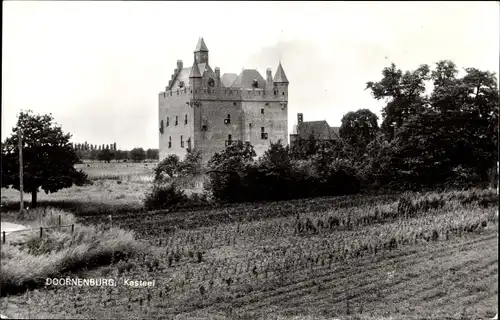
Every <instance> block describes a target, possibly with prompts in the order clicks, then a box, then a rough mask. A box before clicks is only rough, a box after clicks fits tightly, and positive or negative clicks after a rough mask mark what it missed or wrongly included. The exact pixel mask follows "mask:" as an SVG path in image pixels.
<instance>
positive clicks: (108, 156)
mask: <svg viewBox="0 0 500 320" xmlns="http://www.w3.org/2000/svg"><path fill="white" fill-rule="evenodd" d="M114 157H115V154H114V152H113V151H111V150H110V149H108V148H106V149H104V150H101V151H99V153H98V154H97V158H98V159H99V161H105V162H107V163H110V162H111V160H113V158H114Z"/></svg>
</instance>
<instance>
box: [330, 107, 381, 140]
mask: <svg viewBox="0 0 500 320" xmlns="http://www.w3.org/2000/svg"><path fill="white" fill-rule="evenodd" d="M377 120H378V117H377V115H375V114H374V113H373V112H371V111H370V110H368V109H359V110H358V111H354V112H352V111H351V112H348V113H347V114H346V115H344V116H343V117H342V125H341V126H340V130H339V133H340V137H341V138H342V139H343V140H344V141H346V142H347V143H348V144H350V145H351V146H354V147H356V148H361V149H365V148H366V146H367V145H368V144H369V143H370V142H371V141H373V139H375V136H376V134H377V132H378V130H379V127H378V123H377Z"/></svg>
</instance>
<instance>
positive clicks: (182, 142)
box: [181, 135, 184, 148]
mask: <svg viewBox="0 0 500 320" xmlns="http://www.w3.org/2000/svg"><path fill="white" fill-rule="evenodd" d="M181 148H184V140H183V139H182V135H181Z"/></svg>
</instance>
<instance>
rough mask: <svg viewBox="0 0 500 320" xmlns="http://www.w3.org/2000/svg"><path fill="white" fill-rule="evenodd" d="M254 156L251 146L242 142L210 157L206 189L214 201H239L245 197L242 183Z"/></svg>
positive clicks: (233, 144)
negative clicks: (208, 179)
mask: <svg viewBox="0 0 500 320" xmlns="http://www.w3.org/2000/svg"><path fill="white" fill-rule="evenodd" d="M255 156H256V153H255V150H254V148H253V146H252V145H251V144H250V143H243V142H242V141H238V142H236V143H232V144H230V145H229V146H227V147H226V149H224V150H223V151H222V152H218V153H215V154H214V155H213V156H212V158H211V159H210V161H209V162H208V167H209V171H208V173H209V174H210V182H209V184H207V186H206V187H207V188H208V189H209V190H210V191H211V192H212V194H213V196H214V197H215V198H216V199H219V200H226V201H240V200H242V199H245V198H246V197H247V195H246V194H245V192H244V191H245V188H244V186H243V182H244V180H245V174H246V172H247V169H248V167H249V166H250V165H252V164H253V162H254V157H255Z"/></svg>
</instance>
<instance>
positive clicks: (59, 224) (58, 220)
mask: <svg viewBox="0 0 500 320" xmlns="http://www.w3.org/2000/svg"><path fill="white" fill-rule="evenodd" d="M57 223H58V226H59V228H61V215H59V216H58V217H57Z"/></svg>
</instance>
